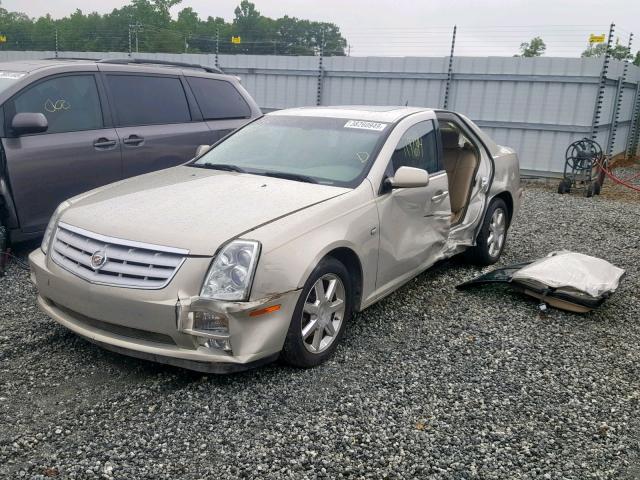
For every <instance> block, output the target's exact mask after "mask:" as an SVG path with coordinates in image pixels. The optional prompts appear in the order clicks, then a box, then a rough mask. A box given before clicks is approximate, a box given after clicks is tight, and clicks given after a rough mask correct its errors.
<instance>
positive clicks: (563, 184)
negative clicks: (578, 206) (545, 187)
mask: <svg viewBox="0 0 640 480" xmlns="http://www.w3.org/2000/svg"><path fill="white" fill-rule="evenodd" d="M558 193H559V194H560V195H564V194H565V193H571V182H569V181H568V180H567V179H566V178H563V179H562V180H561V181H560V184H559V185H558Z"/></svg>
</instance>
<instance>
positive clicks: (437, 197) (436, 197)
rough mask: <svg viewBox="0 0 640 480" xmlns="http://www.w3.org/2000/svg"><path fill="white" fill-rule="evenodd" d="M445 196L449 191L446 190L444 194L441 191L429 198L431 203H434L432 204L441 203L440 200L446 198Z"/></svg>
mask: <svg viewBox="0 0 640 480" xmlns="http://www.w3.org/2000/svg"><path fill="white" fill-rule="evenodd" d="M447 195H449V191H448V190H446V191H444V192H442V191H440V192H436V195H434V196H433V197H431V201H432V202H434V203H438V202H441V201H442V200H444V199H445V198H447Z"/></svg>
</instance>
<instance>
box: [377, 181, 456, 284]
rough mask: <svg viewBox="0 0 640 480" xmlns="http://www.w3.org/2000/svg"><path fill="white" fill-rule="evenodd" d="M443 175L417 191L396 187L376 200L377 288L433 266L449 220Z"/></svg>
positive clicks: (445, 236)
mask: <svg viewBox="0 0 640 480" xmlns="http://www.w3.org/2000/svg"><path fill="white" fill-rule="evenodd" d="M448 193H449V192H448V184H447V175H446V173H440V174H437V175H434V176H433V177H431V179H430V180H429V185H427V186H426V187H421V188H399V189H395V190H393V191H392V192H390V193H387V194H385V195H382V196H380V197H379V198H378V211H379V213H380V256H379V261H378V264H379V267H378V284H377V286H378V288H383V287H384V286H385V285H389V284H392V283H393V282H394V281H395V280H398V279H401V278H402V277H405V276H406V275H407V274H409V273H410V274H413V273H414V272H415V271H416V270H418V269H423V268H427V267H428V266H429V265H431V264H433V263H435V262H436V261H437V260H438V259H439V257H440V254H441V253H442V251H443V249H444V246H445V243H446V241H447V236H448V233H449V224H450V217H451V207H450V204H449V196H448Z"/></svg>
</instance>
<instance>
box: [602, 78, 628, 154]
mask: <svg viewBox="0 0 640 480" xmlns="http://www.w3.org/2000/svg"><path fill="white" fill-rule="evenodd" d="M623 88H624V76H622V75H621V76H619V77H618V83H617V85H616V93H615V95H614V96H613V108H612V109H611V122H610V123H609V136H608V137H607V149H606V150H605V151H606V152H607V155H608V156H609V157H611V156H612V155H613V148H614V146H615V143H616V132H617V130H618V119H619V118H620V106H621V105H622V90H623Z"/></svg>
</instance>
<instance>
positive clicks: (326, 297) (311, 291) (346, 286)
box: [282, 258, 352, 368]
mask: <svg viewBox="0 0 640 480" xmlns="http://www.w3.org/2000/svg"><path fill="white" fill-rule="evenodd" d="M351 309H352V286H351V281H350V278H349V273H348V271H347V269H346V268H345V266H344V265H343V264H342V263H341V262H339V261H338V260H336V259H334V258H326V259H324V260H322V262H320V264H319V265H318V266H317V267H316V268H315V269H314V270H313V272H312V273H311V275H310V276H309V279H308V280H307V282H306V283H305V285H304V287H303V289H302V292H301V293H300V298H299V299H298V303H297V305H296V308H295V310H294V312H293V318H292V319H291V323H290V325H289V330H288V332H287V338H286V339H285V343H284V348H283V350H282V358H283V359H284V360H285V362H287V363H288V364H290V365H293V366H296V367H303V368H309V367H314V366H316V365H319V364H320V363H322V362H324V361H325V360H326V359H327V358H329V357H330V356H331V354H333V352H334V351H335V349H336V347H337V345H338V343H339V342H340V339H341V338H342V334H343V332H344V329H345V323H346V322H347V321H348V320H349V318H350V316H351Z"/></svg>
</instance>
